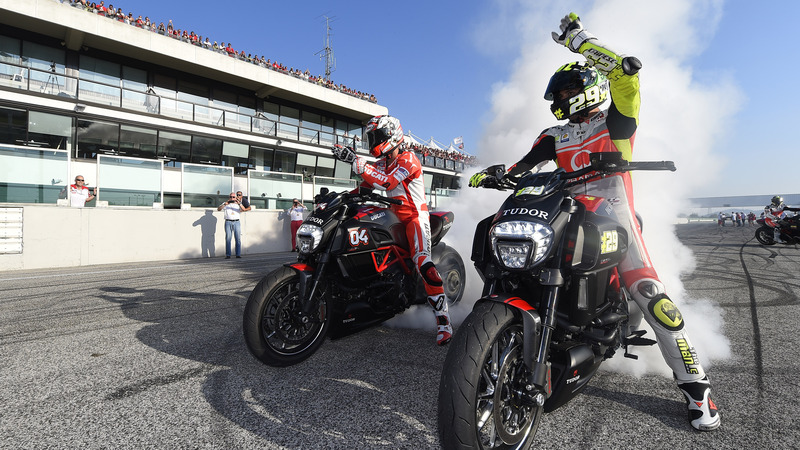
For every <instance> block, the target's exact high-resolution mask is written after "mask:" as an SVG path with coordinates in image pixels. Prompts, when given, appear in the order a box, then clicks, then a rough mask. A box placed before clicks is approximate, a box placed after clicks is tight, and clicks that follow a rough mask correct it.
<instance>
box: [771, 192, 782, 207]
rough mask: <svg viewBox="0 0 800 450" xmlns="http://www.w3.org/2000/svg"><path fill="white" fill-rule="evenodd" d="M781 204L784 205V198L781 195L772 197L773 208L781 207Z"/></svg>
mask: <svg viewBox="0 0 800 450" xmlns="http://www.w3.org/2000/svg"><path fill="white" fill-rule="evenodd" d="M781 203H783V198H782V197H781V196H780V195H776V196H775V197H772V205H773V206H781Z"/></svg>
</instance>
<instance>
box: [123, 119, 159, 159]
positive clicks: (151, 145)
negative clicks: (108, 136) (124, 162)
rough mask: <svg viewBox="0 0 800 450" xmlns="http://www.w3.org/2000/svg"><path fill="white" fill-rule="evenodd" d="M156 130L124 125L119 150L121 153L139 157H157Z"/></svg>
mask: <svg viewBox="0 0 800 450" xmlns="http://www.w3.org/2000/svg"><path fill="white" fill-rule="evenodd" d="M157 142H158V138H157V133H156V130H151V129H148V128H139V127H133V126H130V125H122V126H121V127H120V131H119V150H120V154H121V155H125V156H134V157H137V158H155V157H156V143H157Z"/></svg>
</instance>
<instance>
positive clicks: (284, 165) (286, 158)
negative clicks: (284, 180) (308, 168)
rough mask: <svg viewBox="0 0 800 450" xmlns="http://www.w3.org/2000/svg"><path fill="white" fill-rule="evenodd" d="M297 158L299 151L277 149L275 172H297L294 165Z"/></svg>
mask: <svg viewBox="0 0 800 450" xmlns="http://www.w3.org/2000/svg"><path fill="white" fill-rule="evenodd" d="M296 158H297V153H294V152H285V151H283V150H275V166H274V167H273V168H272V170H273V171H274V172H286V173H295V171H294V167H295V161H296Z"/></svg>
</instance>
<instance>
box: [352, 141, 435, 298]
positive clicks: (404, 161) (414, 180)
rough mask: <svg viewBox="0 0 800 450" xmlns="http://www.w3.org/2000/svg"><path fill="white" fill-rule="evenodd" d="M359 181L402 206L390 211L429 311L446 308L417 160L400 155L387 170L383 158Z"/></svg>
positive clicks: (420, 171) (410, 154)
mask: <svg viewBox="0 0 800 450" xmlns="http://www.w3.org/2000/svg"><path fill="white" fill-rule="evenodd" d="M361 177H362V178H363V179H364V182H363V183H362V184H361V185H362V186H366V187H369V188H372V189H378V190H381V191H386V195H387V196H389V197H391V198H394V199H397V200H400V201H402V202H403V204H402V205H392V210H393V211H394V213H395V214H397V217H398V218H399V219H400V220H401V221H402V222H403V224H404V225H405V227H406V237H407V238H408V247H409V250H410V251H411V253H413V260H414V263H415V264H416V266H417V269H418V270H419V273H420V275H422V280H423V282H424V283H425V292H426V293H427V294H428V299H429V302H430V303H431V307H433V308H434V310H436V311H442V308H447V301H446V299H445V298H444V287H443V283H442V278H441V277H440V276H439V272H438V271H437V270H436V266H434V264H433V260H432V259H431V225H430V213H429V212H428V204H427V203H426V202H425V182H424V180H423V178H422V164H420V162H419V159H417V157H416V155H414V153H413V152H402V151H401V153H400V154H398V155H397V158H395V159H394V160H393V161H392V162H391V163H389V165H388V167H387V160H386V159H385V158H383V159H379V160H378V161H376V162H375V164H374V165H371V164H366V165H365V166H364V172H363V173H361ZM440 302H441V303H443V305H442V304H439V303H440ZM434 303H437V304H434ZM445 311H446V309H445Z"/></svg>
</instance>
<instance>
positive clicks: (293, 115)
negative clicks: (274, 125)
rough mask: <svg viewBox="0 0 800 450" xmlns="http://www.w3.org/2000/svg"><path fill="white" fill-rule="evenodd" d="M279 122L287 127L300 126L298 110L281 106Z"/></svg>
mask: <svg viewBox="0 0 800 450" xmlns="http://www.w3.org/2000/svg"><path fill="white" fill-rule="evenodd" d="M281 122H283V123H286V124H289V125H300V110H299V109H297V108H290V107H288V106H281Z"/></svg>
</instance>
